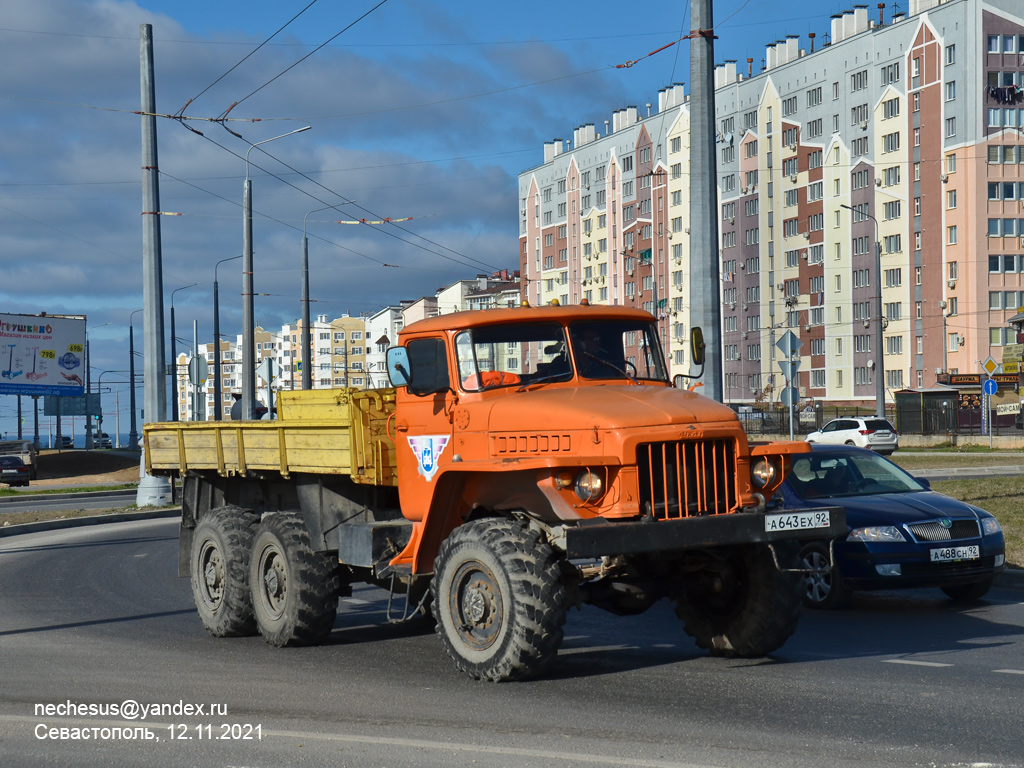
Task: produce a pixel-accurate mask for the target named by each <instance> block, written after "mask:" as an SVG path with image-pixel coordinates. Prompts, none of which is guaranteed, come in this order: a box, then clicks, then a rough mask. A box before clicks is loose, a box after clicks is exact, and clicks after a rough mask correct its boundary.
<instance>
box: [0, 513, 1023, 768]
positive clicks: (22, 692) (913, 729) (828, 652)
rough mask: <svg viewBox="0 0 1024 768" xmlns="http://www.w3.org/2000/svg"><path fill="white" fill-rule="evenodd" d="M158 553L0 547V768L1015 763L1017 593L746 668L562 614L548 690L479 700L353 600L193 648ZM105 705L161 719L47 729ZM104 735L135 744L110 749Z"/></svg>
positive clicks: (830, 633) (87, 535)
mask: <svg viewBox="0 0 1024 768" xmlns="http://www.w3.org/2000/svg"><path fill="white" fill-rule="evenodd" d="M176 537H177V523H176V521H175V520H161V521H145V522H137V523H127V524H117V525H103V526H93V527H90V528H82V529H70V530H64V531H51V532H47V533H38V534H32V535H24V536H13V537H10V538H6V539H2V540H0V670H2V671H0V675H2V684H0V754H2V756H3V757H2V758H0V763H2V764H3V765H11V766H44V765H45V766H64V765H67V766H71V765H74V766H126V767H127V766H193V765H203V766H243V765H244V766H252V767H260V766H267V768H269V767H270V766H292V765H311V766H319V765H331V766H351V767H353V768H364V767H365V768H370V767H377V766H386V767H387V768H391V767H392V766H399V767H401V766H435V765H436V766H442V765H443V766H452V765H459V766H461V765H466V766H469V765H473V766H484V767H491V766H493V767H494V768H498V767H501V768H508V767H510V766H514V767H515V768H519V767H520V766H559V767H561V766H566V767H569V768H575V767H577V766H580V767H582V766H659V767H661V766H743V767H744V768H746V767H748V766H795V767H802V766H808V767H810V766H815V767H816V768H817V766H823V765H828V766H883V765H884V766H903V765H921V766H953V765H956V766H966V765H974V764H979V763H988V764H994V765H1021V764H1024V732H1022V728H1021V725H1020V724H1021V722H1024V604H1022V603H1021V602H1020V600H1021V593H1019V592H1007V591H1000V590H993V592H991V593H990V599H988V600H986V601H985V602H984V603H980V604H978V605H977V606H975V607H973V608H971V609H957V608H955V607H954V606H953V605H952V604H951V603H950V602H949V601H947V600H946V599H945V598H944V596H943V595H942V593H941V592H939V591H937V590H935V591H930V590H921V591H913V592H907V593H895V592H893V593H879V594H875V595H858V597H857V598H855V601H854V604H853V607H852V608H851V609H850V610H847V611H843V612H839V613H813V612H811V613H808V614H805V617H804V620H803V622H802V624H801V627H800V629H799V630H798V632H797V634H796V635H795V636H794V637H793V638H792V639H791V640H790V642H789V643H788V644H787V645H786V646H785V647H784V648H783V649H782V650H781V651H780V652H778V653H777V654H776V655H775V656H774V657H772V658H770V659H761V660H733V661H730V660H724V659H716V658H711V657H709V656H707V655H706V654H705V653H704V652H702V651H700V650H699V649H697V648H696V646H695V645H694V644H693V643H692V641H691V640H690V639H689V638H687V637H686V636H685V635H684V634H683V632H682V629H681V625H680V623H679V622H678V621H677V620H676V619H675V617H674V615H673V614H672V612H671V610H670V609H669V606H668V605H666V604H662V605H659V606H657V607H656V608H655V609H653V610H652V611H650V612H648V613H647V614H644V615H643V616H639V617H630V618H620V617H614V616H610V615H608V614H605V613H603V612H600V611H598V610H596V609H589V608H588V609H585V610H583V611H581V612H572V613H571V614H570V617H569V621H568V624H567V626H566V642H565V644H564V647H563V650H562V652H561V653H560V655H559V658H558V661H557V662H556V664H555V666H554V669H553V670H552V674H551V675H549V676H548V677H547V678H546V679H544V680H539V681H533V682H528V683H517V684H503V685H493V684H481V683H477V682H474V681H472V680H469V679H468V678H465V677H463V676H461V675H460V674H459V673H457V672H456V671H455V670H454V668H453V666H452V665H451V663H450V662H449V661H448V659H447V657H446V656H445V655H444V652H443V650H442V648H441V645H440V642H439V641H438V640H437V638H436V637H434V636H433V634H432V633H430V632H428V631H425V630H424V629H423V628H418V629H417V628H408V627H394V626H389V625H387V624H386V623H385V622H384V620H383V617H384V608H385V603H384V593H382V592H380V591H379V590H375V589H372V588H363V589H357V590H356V592H355V593H354V595H353V597H352V598H348V599H345V600H344V601H343V603H342V613H341V615H340V616H339V619H338V622H337V624H336V626H335V630H334V632H333V634H332V635H331V638H330V641H329V643H328V644H327V645H325V646H322V647H319V648H299V649H275V648H271V647H269V646H267V645H266V644H265V643H264V642H263V641H262V640H261V639H260V638H258V637H257V638H244V639H233V640H218V639H215V638H211V637H209V636H208V635H207V634H206V632H205V631H204V630H203V628H202V626H201V624H200V622H199V620H198V618H197V617H196V615H195V611H194V608H193V605H192V599H191V594H190V591H189V586H188V581H187V580H185V579H178V578H176V561H177V558H176V551H177V541H176ZM126 700H134V701H136V702H138V703H139V704H141V705H147V706H150V705H171V708H170V710H168V711H159V712H157V713H155V714H150V715H147V716H146V717H145V719H141V717H140V718H139V719H134V720H125V719H122V718H120V717H118V716H116V715H115V714H114V713H112V712H110V711H109V710H108V711H106V712H105V713H103V712H101V711H99V710H97V713H96V714H92V713H90V712H89V711H85V712H79V713H77V714H74V715H72V716H68V715H67V714H66V711H67V705H68V702H71V703H72V704H73V705H89V704H95V705H97V707H109V706H110V705H112V704H118V703H120V702H123V701H126ZM188 704H192V705H197V704H201V705H203V706H204V707H205V709H206V711H205V712H204V714H202V715H195V714H193V715H186V714H184V713H183V708H184V705H188ZM46 705H52V707H53V708H52V709H50V710H49V711H47V709H46ZM213 705H217V708H216V710H215V711H214V712H212V713H211V712H210V709H211V707H212V706H213ZM232 724H234V725H236V726H237V727H236V728H235V729H234V731H232V729H231V727H230V726H231V725H232ZM225 725H226V726H228V727H224V726H225ZM246 725H248V726H252V727H251V728H247V727H245V726H246ZM125 726H137V727H143V728H148V729H150V733H151V734H152V735H153V738H152V739H149V740H134V739H131V740H128V739H124V738H114V737H113V736H114V734H115V733H116V732H115V731H114V730H113V729H115V728H123V727H125ZM256 726H259V730H258V731H257V730H256ZM61 728H65V729H68V730H67V731H66V733H65V734H64V736H71V735H72V734H74V735H77V736H81V735H82V734H83V733H88V734H92V735H94V736H99V738H90V739H88V740H70V739H66V738H64V739H62V738H61V733H60V729H61ZM50 729H56V730H50ZM71 729H80V730H79V731H77V732H76V731H73V730H71ZM82 729H84V730H82ZM103 729H108V730H106V731H104V730H103ZM120 735H121V736H123V733H122V734H120ZM246 735H248V736H250V737H252V738H250V739H242V738H236V737H242V736H246ZM53 736H56V738H52V737H53ZM103 736H107V738H103ZM256 736H259V737H260V738H258V739H257V738H256ZM157 737H158V738H159V740H157ZM184 737H189V738H184ZM218 737H228V738H218Z"/></svg>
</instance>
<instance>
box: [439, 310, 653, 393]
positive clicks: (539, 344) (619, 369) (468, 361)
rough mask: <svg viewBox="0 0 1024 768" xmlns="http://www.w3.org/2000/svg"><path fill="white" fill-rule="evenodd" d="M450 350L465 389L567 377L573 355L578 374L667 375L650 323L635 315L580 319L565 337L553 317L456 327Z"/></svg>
mask: <svg viewBox="0 0 1024 768" xmlns="http://www.w3.org/2000/svg"><path fill="white" fill-rule="evenodd" d="M570 342H571V343H570ZM570 348H571V354H570ZM455 352H456V356H457V357H458V361H459V382H460V383H461V385H462V389H463V390H464V391H466V392H479V391H482V390H485V389H493V388H496V387H512V386H523V385H527V384H539V383H544V382H553V381H569V380H570V379H571V378H572V377H573V367H574V362H573V361H575V370H576V371H577V372H578V373H579V376H580V377H582V378H584V379H602V380H603V379H611V380H616V379H621V380H629V381H637V380H641V379H643V380H655V381H665V380H667V378H668V377H667V374H666V369H665V361H664V358H663V357H662V354H661V348H660V346H659V345H658V343H657V335H656V331H655V328H654V325H653V323H645V322H640V321H631V320H587V321H581V322H577V323H573V324H571V325H570V326H569V338H568V339H567V338H566V332H565V328H564V327H563V326H561V325H559V324H557V323H510V324H508V325H495V326H484V327H482V328H474V329H472V330H469V331H464V332H462V333H460V334H459V335H458V336H457V337H456V339H455Z"/></svg>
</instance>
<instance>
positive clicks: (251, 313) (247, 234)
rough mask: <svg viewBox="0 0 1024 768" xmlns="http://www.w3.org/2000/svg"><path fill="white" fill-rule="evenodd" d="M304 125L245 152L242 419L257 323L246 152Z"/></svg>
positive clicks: (249, 415)
mask: <svg viewBox="0 0 1024 768" xmlns="http://www.w3.org/2000/svg"><path fill="white" fill-rule="evenodd" d="M312 127H313V126H311V125H305V126H303V127H302V128H296V129H295V130H294V131H289V132H288V133H282V134H281V135H280V136H274V137H273V138H269V139H264V140H263V141H257V142H256V143H255V144H250V145H249V149H248V150H247V151H246V153H245V189H244V194H243V199H242V209H243V214H242V257H243V259H242V418H243V419H245V420H248V421H251V420H252V419H254V418H256V324H255V307H254V306H253V287H252V180H251V179H250V178H249V153H250V152H252V151H253V149H255V148H256V147H258V146H259V145H260V144H266V143H267V142H270V141H276V140H277V139H283V138H284V137H285V136H291V135H292V134H293V133H302V132H303V131H308V130H309V129H310V128H312Z"/></svg>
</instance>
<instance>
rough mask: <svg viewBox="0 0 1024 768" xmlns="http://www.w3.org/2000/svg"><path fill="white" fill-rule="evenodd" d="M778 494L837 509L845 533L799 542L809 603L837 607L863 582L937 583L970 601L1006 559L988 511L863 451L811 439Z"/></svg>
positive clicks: (883, 585) (896, 585) (866, 586)
mask: <svg viewBox="0 0 1024 768" xmlns="http://www.w3.org/2000/svg"><path fill="white" fill-rule="evenodd" d="M780 494H781V496H782V499H781V501H782V503H783V504H784V505H785V506H787V507H815V506H822V507H829V506H840V507H842V508H843V509H844V510H845V511H846V524H847V527H848V529H849V533H848V534H847V535H846V537H845V538H841V539H836V540H834V541H831V542H830V541H824V540H823V541H812V542H809V543H807V544H805V545H804V546H803V548H802V549H801V560H802V561H803V566H804V567H805V568H808V569H810V570H813V571H815V572H814V573H810V574H808V575H807V576H806V577H805V581H804V583H805V587H806V593H805V596H804V601H805V603H806V604H807V605H809V606H810V607H812V608H823V609H828V608H838V607H840V606H842V605H843V604H845V603H846V602H847V601H848V600H849V598H850V595H851V594H852V592H853V591H854V590H870V589H901V588H912V587H938V588H940V589H941V590H942V591H943V592H945V593H946V595H947V596H949V597H950V598H952V599H954V600H958V601H972V600H977V599H979V598H981V597H983V596H984V595H985V594H986V593H987V592H988V591H989V589H990V588H991V587H992V580H993V578H994V577H995V576H996V574H998V573H999V572H1001V571H1002V570H1003V568H1004V565H1005V562H1006V549H1005V544H1004V542H1003V531H1002V528H1001V527H1000V526H999V521H998V520H996V519H995V518H994V517H993V516H992V515H990V514H989V513H988V512H986V511H985V510H983V509H979V508H978V507H974V506H971V505H970V504H965V503H964V502H962V501H957V500H956V499H952V498H950V497H949V496H943V495H942V494H941V493H936V492H935V491H933V490H931V488H930V486H929V484H928V481H927V480H924V479H922V478H916V477H913V476H912V475H910V474H908V473H907V472H905V471H904V470H903V469H901V468H900V467H898V466H897V465H896V464H894V463H892V462H891V461H889V460H888V459H886V458H884V457H882V456H879V455H878V454H877V453H874V452H872V451H868V450H864V449H863V448H854V447H851V446H845V445H837V446H831V445H814V446H813V449H812V451H811V453H808V454H801V455H798V456H797V457H796V458H795V460H794V462H793V470H792V472H791V473H790V474H789V476H788V477H787V478H786V481H785V483H783V485H782V489H781V490H780ZM830 550H831V552H830ZM832 556H834V567H833V568H831V569H829V564H830V563H831V562H832Z"/></svg>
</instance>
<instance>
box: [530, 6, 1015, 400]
mask: <svg viewBox="0 0 1024 768" xmlns="http://www.w3.org/2000/svg"><path fill="white" fill-rule="evenodd" d="M883 12H884V10H883V9H879V11H878V13H879V17H878V18H877V19H875V18H871V17H870V16H869V13H868V8H867V6H856V7H855V8H854V10H852V11H848V12H845V13H843V14H838V15H836V16H833V17H832V19H831V29H830V34H829V35H825V36H823V38H824V39H825V40H826V44H825V45H824V46H821V47H819V49H818V50H814V47H813V46H814V40H815V38H813V37H809V39H808V47H807V48H801V47H800V40H799V38H796V37H790V38H787V39H786V40H785V41H779V42H774V43H772V44H771V45H769V46H768V47H767V49H766V52H765V59H764V61H763V66H762V68H761V71H760V72H758V73H756V74H755V73H754V71H753V60H752V59H748V60H747V68H746V69H747V71H746V72H742V71H738V69H737V66H736V63H735V62H734V61H730V62H726V63H724V64H722V65H720V66H718V67H717V68H716V72H715V79H716V90H715V98H716V125H717V144H716V148H717V149H716V152H717V157H716V163H717V172H718V176H717V184H718V196H719V207H718V211H719V232H720V249H719V252H718V253H717V254H710V255H708V254H704V255H702V254H692V253H691V252H690V249H689V246H688V243H687V237H686V235H687V234H688V232H689V227H688V221H687V216H688V211H689V199H688V184H687V178H688V169H689V154H688V153H689V119H690V115H689V104H688V100H687V97H686V96H685V95H684V94H683V93H682V92H681V90H682V89H681V88H680V87H678V86H674V87H672V88H669V89H665V90H663V91H662V92H661V93H660V94H659V99H658V107H657V110H655V111H652V110H651V105H648V106H647V110H646V112H647V114H646V116H641V115H640V114H639V110H637V109H636V108H633V107H629V108H627V109H625V110H619V111H618V112H616V113H615V114H614V115H613V119H612V121H611V124H610V125H609V123H608V122H605V135H604V136H598V135H597V133H596V131H595V128H594V126H593V125H585V126H581V127H580V128H577V129H576V130H575V131H574V135H573V141H572V143H571V145H570V146H569V147H566V146H564V142H562V141H561V140H556V141H554V142H552V143H549V144H547V145H546V146H545V158H544V163H543V165H541V166H539V167H537V168H532V169H529V170H527V171H525V172H523V173H522V174H521V175H520V182H519V191H520V202H521V205H520V248H521V252H520V259H521V268H522V271H523V276H524V278H526V279H525V280H524V283H523V292H524V298H527V299H529V300H530V301H531V302H534V303H544V302H547V301H549V300H550V299H559V300H560V301H563V302H564V301H569V302H578V301H580V300H581V299H583V298H586V299H589V300H590V301H594V302H599V303H612V304H626V305H633V306H639V307H643V308H646V309H648V310H651V311H652V312H653V313H654V314H655V315H656V316H657V317H658V318H659V320H660V324H661V333H662V340H663V344H664V347H665V353H666V355H667V357H668V358H669V360H670V362H671V363H672V364H673V365H674V366H676V368H675V372H686V368H687V367H688V350H687V349H686V338H685V333H684V329H687V328H688V327H689V325H690V318H689V313H688V309H687V305H688V303H689V302H688V290H689V288H688V280H689V274H690V272H691V270H699V269H705V268H708V264H709V260H710V259H713V258H717V259H718V260H719V268H720V272H721V276H722V283H721V286H720V299H721V302H722V319H723V320H722V346H723V349H722V359H723V368H724V370H723V373H724V379H723V383H724V393H725V397H726V400H728V401H733V402H743V401H752V400H756V399H761V398H764V397H768V398H773V399H774V398H777V397H778V393H779V391H780V389H781V385H782V381H781V376H780V372H779V369H778V366H777V362H778V359H779V354H780V353H779V352H778V351H777V349H776V346H775V345H776V342H777V341H778V340H779V337H780V335H781V334H783V333H784V332H785V331H787V330H791V331H793V332H794V333H796V334H797V335H798V336H799V337H800V339H801V341H802V342H803V346H802V348H801V350H800V354H801V362H802V365H801V370H800V372H799V377H800V379H799V382H798V385H799V387H800V389H801V392H802V395H803V396H804V397H807V398H813V399H816V400H823V401H828V402H836V403H838V402H849V403H856V402H865V401H870V400H872V399H873V398H874V396H875V380H874V376H875V371H876V370H878V366H877V365H876V361H881V362H882V363H883V364H884V369H885V385H886V388H887V390H888V391H890V392H891V391H892V390H895V389H901V388H904V387H922V386H923V387H927V386H931V385H933V384H935V383H936V382H937V381H940V380H944V379H945V377H944V374H945V373H957V372H961V373H963V372H977V370H978V361H983V360H985V359H987V358H988V357H989V356H990V355H991V356H992V357H993V358H994V359H995V360H997V361H998V360H1000V359H1001V351H1000V349H999V348H1000V347H1001V346H1002V345H1004V344H1006V343H1008V342H1010V341H1012V340H1013V339H1012V331H1010V330H1009V329H1008V327H1007V320H1008V318H1009V317H1010V316H1012V315H1014V314H1015V313H1016V312H1017V311H1018V307H1019V306H1020V305H1021V304H1022V303H1024V285H1022V275H1024V208H1022V201H1024V175H1022V172H1021V169H1024V6H1022V5H1021V3H1020V2H1017V1H1015V0H949V1H948V2H942V3H940V2H939V1H938V0H911V2H910V3H909V8H908V13H907V14H906V15H904V14H897V15H896V16H894V17H893V18H892V19H889V20H886V19H884V18H883V17H882V16H881V14H882V13H883ZM876 247H877V248H880V251H881V254H880V261H881V269H880V272H881V274H878V272H877V271H876V268H875V249H876ZM879 292H881V298H882V305H883V312H882V317H881V318H879V317H878V313H877V311H876V303H877V300H878V294H879ZM878 322H881V323H882V325H883V337H884V341H883V349H876V348H875V347H876V346H877V344H876V342H875V329H876V325H875V324H876V323H878ZM890 396H891V395H890Z"/></svg>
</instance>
